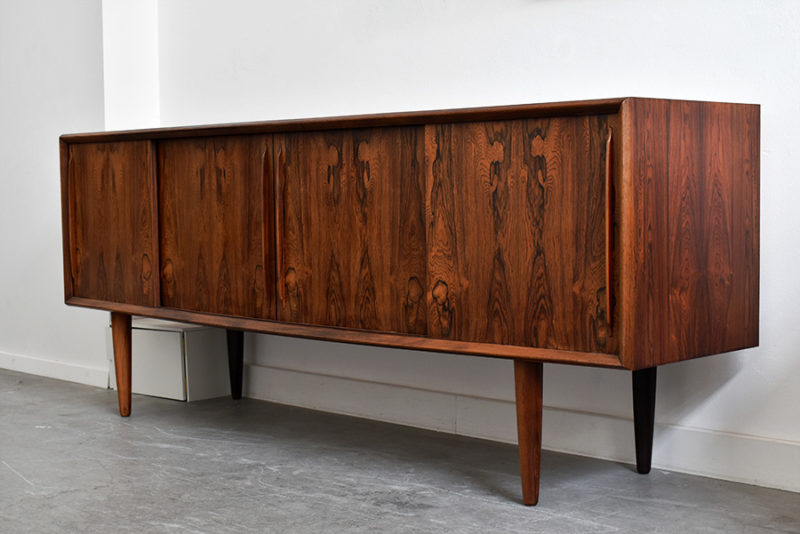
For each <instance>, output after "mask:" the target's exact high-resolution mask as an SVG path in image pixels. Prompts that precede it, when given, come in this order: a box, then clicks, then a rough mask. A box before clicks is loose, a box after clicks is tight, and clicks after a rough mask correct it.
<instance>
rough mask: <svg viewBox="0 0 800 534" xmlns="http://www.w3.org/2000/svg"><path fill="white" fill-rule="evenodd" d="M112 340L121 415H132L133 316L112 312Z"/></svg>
mask: <svg viewBox="0 0 800 534" xmlns="http://www.w3.org/2000/svg"><path fill="white" fill-rule="evenodd" d="M111 338H112V340H113V344H114V368H115V371H116V373H117V395H118V396H119V414H120V415H121V416H122V417H128V416H129V415H130V414H131V316H130V315H128V314H127V313H117V312H111Z"/></svg>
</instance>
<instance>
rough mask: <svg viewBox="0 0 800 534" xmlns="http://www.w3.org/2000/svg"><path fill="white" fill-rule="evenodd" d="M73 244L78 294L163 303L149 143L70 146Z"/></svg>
mask: <svg viewBox="0 0 800 534" xmlns="http://www.w3.org/2000/svg"><path fill="white" fill-rule="evenodd" d="M69 151H70V154H69V157H68V167H69V168H68V170H67V172H68V175H69V179H68V181H67V188H66V189H67V197H68V198H67V200H66V201H67V205H68V219H69V222H68V228H65V229H64V230H65V231H68V232H69V235H68V236H67V237H66V238H65V243H68V246H69V248H70V250H69V260H70V271H71V275H72V288H73V294H74V295H75V296H78V297H85V298H92V299H98V300H104V301H110V302H122V303H128V304H139V305H145V306H156V305H158V293H157V285H156V283H155V276H156V275H155V273H154V270H155V269H156V266H155V265H154V262H156V261H157V260H156V258H155V256H154V250H155V242H154V240H155V237H154V233H155V228H154V227H153V217H154V215H153V206H154V198H153V196H154V194H155V192H154V190H153V175H152V172H153V169H152V164H153V159H152V147H151V143H150V142H149V141H130V142H116V143H86V144H75V145H70V146H69Z"/></svg>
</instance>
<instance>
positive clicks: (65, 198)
mask: <svg viewBox="0 0 800 534" xmlns="http://www.w3.org/2000/svg"><path fill="white" fill-rule="evenodd" d="M58 145H59V159H60V167H61V253H62V257H63V260H64V300H65V301H66V300H69V299H70V297H72V295H73V294H74V293H73V289H72V260H71V259H70V250H71V247H70V240H69V234H70V218H71V212H70V200H69V199H70V188H69V180H70V178H69V168H70V147H69V145H68V144H67V143H66V142H64V141H63V140H60V141H59V143H58Z"/></svg>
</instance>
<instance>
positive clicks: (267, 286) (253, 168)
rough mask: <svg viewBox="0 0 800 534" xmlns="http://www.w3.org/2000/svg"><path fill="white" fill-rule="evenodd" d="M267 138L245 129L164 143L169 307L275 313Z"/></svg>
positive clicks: (162, 195)
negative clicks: (234, 133) (238, 134)
mask: <svg viewBox="0 0 800 534" xmlns="http://www.w3.org/2000/svg"><path fill="white" fill-rule="evenodd" d="M267 142H268V138H267V137H265V136H245V137H215V138H209V139H187V140H170V141H162V142H161V143H160V144H159V149H158V168H159V204H160V206H161V209H160V213H159V215H160V218H159V225H160V229H161V236H160V237H161V278H162V282H161V286H162V289H161V300H162V303H163V305H164V306H169V307H173V308H182V309H186V310H194V311H206V312H211V313H221V314H228V315H241V316H245V317H261V318H273V317H274V315H275V312H274V310H275V308H274V306H275V301H274V287H275V280H274V267H273V266H272V265H271V263H269V262H271V261H274V256H273V255H272V254H269V253H268V248H270V247H271V242H270V243H265V239H268V238H269V236H271V235H272V232H271V228H272V226H271V223H272V219H271V217H269V216H267V217H265V215H264V204H265V202H266V200H265V198H269V203H270V205H271V202H272V200H271V197H270V195H271V192H272V190H273V189H272V182H271V179H272V178H271V174H269V172H268V171H269V162H268V161H265V158H266V157H267V152H269V150H268V147H267ZM265 226H266V227H267V228H268V230H265Z"/></svg>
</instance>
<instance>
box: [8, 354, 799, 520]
mask: <svg viewBox="0 0 800 534" xmlns="http://www.w3.org/2000/svg"><path fill="white" fill-rule="evenodd" d="M115 402H116V400H115V393H114V392H112V391H108V390H101V389H96V388H91V387H87V386H81V385H77V384H71V383H66V382H60V381H56V380H50V379H45V378H40V377H34V376H30V375H24V374H20V373H14V372H10V371H2V370H0V532H3V533H6V532H8V533H23V532H37V533H39V532H42V533H45V532H79V533H94V532H102V533H108V532H137V533H138V532H145V533H150V532H154V533H155V532H168V533H172V532H177V533H183V532H211V533H217V532H231V533H234V532H235V533H245V532H276V533H294V532H310V533H321V532H331V533H343V532H365V533H366V532H369V533H375V532H408V533H416V532H459V533H462V532H464V533H468V532H469V533H471V532H475V533H481V534H484V533H488V532H509V533H511V532H546V533H561V532H565V533H566V532H580V533H586V532H636V533H642V532H664V533H666V532H669V533H672V532H679V533H686V532H725V533H735V532H800V494H796V493H789V492H783V491H777V490H770V489H764V488H758V487H754V486H748V485H743V484H734V483H730V482H721V481H717V480H712V479H708V478H702V477H695V476H688V475H681V474H675V473H669V472H663V471H661V472H659V471H654V472H652V473H651V474H650V475H648V476H641V475H637V474H636V473H635V472H634V471H633V470H632V468H631V466H628V465H621V464H616V463H612V462H604V461H599V460H593V459H588V458H582V457H577V456H568V455H564V454H556V453H550V452H545V453H544V455H543V458H542V481H541V498H540V502H539V506H537V507H535V508H528V507H525V506H522V505H521V504H520V502H519V500H520V490H519V475H518V471H517V469H518V467H517V452H516V449H515V448H514V447H512V446H509V445H503V444H498V443H492V442H487V441H482V440H476V439H468V438H463V437H456V436H451V435H448V434H440V433H436V432H428V431H423V430H418V429H413V428H408V427H402V426H397V425H390V424H384V423H377V422H373V421H367V420H362V419H355V418H350V417H342V416H337V415H330V414H324V413H320V412H313V411H309V410H303V409H299V408H293V407H287V406H280V405H275V404H270V403H266V402H261V401H255V400H250V399H245V400H243V401H231V400H229V399H217V400H212V401H204V402H199V403H191V404H186V403H180V402H174V401H167V400H160V399H153V398H148V397H140V396H134V400H133V415H132V416H131V417H130V418H128V419H123V418H120V417H119V416H118V415H116V413H115V409H116V406H115Z"/></svg>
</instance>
